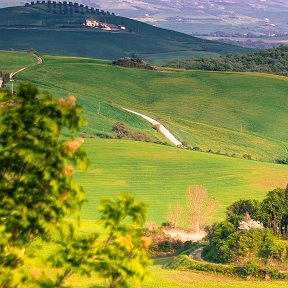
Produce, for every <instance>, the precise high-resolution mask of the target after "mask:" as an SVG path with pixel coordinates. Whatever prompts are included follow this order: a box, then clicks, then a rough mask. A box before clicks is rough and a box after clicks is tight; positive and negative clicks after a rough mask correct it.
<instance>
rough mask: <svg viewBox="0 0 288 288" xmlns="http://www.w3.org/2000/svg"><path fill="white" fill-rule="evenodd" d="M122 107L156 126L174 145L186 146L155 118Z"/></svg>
mask: <svg viewBox="0 0 288 288" xmlns="http://www.w3.org/2000/svg"><path fill="white" fill-rule="evenodd" d="M122 109H123V110H125V111H127V112H130V113H133V114H135V115H138V116H140V117H142V118H143V119H145V120H146V121H148V122H149V123H150V124H152V125H154V126H157V130H158V131H159V132H160V133H161V134H162V135H163V136H164V137H166V138H167V139H168V140H169V141H170V142H171V143H172V144H174V145H175V146H177V147H180V148H186V147H185V146H184V145H183V143H182V142H180V141H179V140H178V139H177V138H176V137H175V136H174V135H173V134H172V133H171V132H170V131H169V130H168V129H167V128H166V127H165V126H164V125H162V124H161V123H160V122H158V121H157V120H155V119H153V118H151V117H148V116H146V115H144V114H141V113H138V112H136V111H133V110H130V109H127V108H124V107H122Z"/></svg>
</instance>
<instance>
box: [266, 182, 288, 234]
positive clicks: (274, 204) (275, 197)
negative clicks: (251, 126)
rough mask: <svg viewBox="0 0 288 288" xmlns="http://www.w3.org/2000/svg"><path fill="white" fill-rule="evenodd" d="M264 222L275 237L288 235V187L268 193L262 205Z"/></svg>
mask: <svg viewBox="0 0 288 288" xmlns="http://www.w3.org/2000/svg"><path fill="white" fill-rule="evenodd" d="M261 211H262V222H263V224H264V225H265V226H266V227H268V228H271V229H272V230H273V232H274V234H275V235H286V236H287V235H288V186H287V188H286V189H280V188H277V189H275V190H273V191H270V192H268V194H267V196H266V198H265V199H264V200H263V202H262V203H261Z"/></svg>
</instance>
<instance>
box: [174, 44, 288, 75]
mask: <svg viewBox="0 0 288 288" xmlns="http://www.w3.org/2000/svg"><path fill="white" fill-rule="evenodd" d="M169 66H171V67H177V68H184V69H199V70H207V71H235V72H266V73H274V74H280V75H288V69H287V67H288V47H286V46H280V47H276V48H272V49H268V50H260V51H256V52H251V53H248V54H245V55H240V54H232V55H228V56H222V57H219V58H210V59H204V58H202V59H200V60H198V61H197V60H186V61H174V62H171V63H170V64H169Z"/></svg>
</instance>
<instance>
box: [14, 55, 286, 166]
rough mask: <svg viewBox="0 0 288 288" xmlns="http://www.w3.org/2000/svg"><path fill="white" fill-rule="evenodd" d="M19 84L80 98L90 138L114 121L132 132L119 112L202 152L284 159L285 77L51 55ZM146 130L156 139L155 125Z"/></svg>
mask: <svg viewBox="0 0 288 288" xmlns="http://www.w3.org/2000/svg"><path fill="white" fill-rule="evenodd" d="M18 79H20V80H27V81H32V82H33V83H35V84H37V85H39V86H40V87H41V88H43V89H48V90H49V91H51V92H53V94H54V95H56V96H59V97H60V96H61V97H63V96H66V95H68V94H73V95H75V96H77V97H78V100H79V103H80V104H82V105H83V106H84V110H85V113H86V117H87V119H88V120H89V125H88V126H87V127H86V128H85V129H84V130H83V132H85V133H86V134H88V135H95V134H96V133H104V134H109V133H110V131H111V127H112V124H113V122H115V121H116V120H117V121H123V122H126V123H127V124H130V125H134V123H136V122H134V120H132V119H135V117H134V116H133V117H132V115H128V114H127V113H126V112H123V111H122V110H121V109H119V105H120V106H124V107H126V108H130V109H134V110H136V111H138V112H143V113H144V114H146V115H148V116H151V117H154V118H156V119H158V120H159V121H160V122H162V124H165V125H166V126H167V127H168V128H169V129H170V130H171V131H172V132H173V133H174V134H175V135H176V136H177V137H178V138H179V139H180V140H182V141H184V142H186V143H187V144H188V145H189V146H191V147H200V148H201V149H202V150H203V151H208V150H211V151H214V152H217V153H221V154H229V155H230V156H231V155H232V154H233V155H232V156H236V157H240V158H242V157H243V155H244V154H249V155H250V156H251V157H252V159H257V160H265V161H273V160H275V159H278V158H282V157H287V151H286V148H285V145H287V143H288V139H287V133H286V128H287V110H286V107H287V105H288V98H287V88H288V81H287V79H288V78H286V77H280V76H273V75H268V74H257V73H221V72H201V71H181V70H167V71H147V70H139V69H138V70H137V69H129V68H121V67H116V66H112V65H111V64H110V63H109V62H105V61H99V60H93V59H81V58H69V57H52V56H46V57H44V64H43V65H38V66H33V67H31V68H30V69H28V70H26V71H25V72H23V73H21V74H19V76H18ZM84 79H85V81H84ZM99 102H100V106H101V112H100V113H99V114H100V115H98V114H97V111H98V108H99ZM108 102H109V103H110V104H108ZM111 103H112V104H111ZM126 117H128V118H129V119H130V120H128V118H127V120H125V119H126ZM139 121H140V120H139ZM137 125H138V124H137ZM141 125H142V124H141ZM143 125H146V126H145V127H146V128H145V130H146V131H147V132H149V131H150V132H151V133H155V131H154V130H153V129H151V127H150V125H148V124H143ZM134 126H135V125H134ZM136 128H137V127H136ZM138 128H139V127H138ZM150 132H149V133H150ZM153 135H155V134H153Z"/></svg>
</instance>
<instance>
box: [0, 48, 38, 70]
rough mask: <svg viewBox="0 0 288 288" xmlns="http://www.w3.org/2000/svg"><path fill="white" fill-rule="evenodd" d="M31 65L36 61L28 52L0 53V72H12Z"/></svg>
mask: <svg viewBox="0 0 288 288" xmlns="http://www.w3.org/2000/svg"><path fill="white" fill-rule="evenodd" d="M33 64H37V59H36V57H35V56H34V55H33V54H32V53H30V52H15V51H0V71H4V72H14V71H17V70H18V69H21V68H23V67H27V66H31V65H33Z"/></svg>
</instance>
